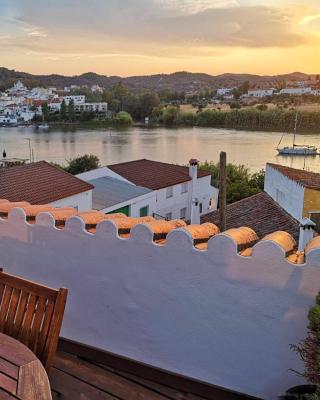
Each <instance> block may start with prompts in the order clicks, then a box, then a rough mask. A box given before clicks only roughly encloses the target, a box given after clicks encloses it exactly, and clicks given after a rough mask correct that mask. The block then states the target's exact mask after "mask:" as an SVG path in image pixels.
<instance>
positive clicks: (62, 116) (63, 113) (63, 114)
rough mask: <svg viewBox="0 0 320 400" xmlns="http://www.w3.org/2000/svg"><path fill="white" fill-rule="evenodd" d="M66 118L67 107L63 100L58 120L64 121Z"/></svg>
mask: <svg viewBox="0 0 320 400" xmlns="http://www.w3.org/2000/svg"><path fill="white" fill-rule="evenodd" d="M66 117H67V106H66V102H65V100H64V99H63V100H62V103H61V106H60V118H61V119H62V121H65V120H66Z"/></svg>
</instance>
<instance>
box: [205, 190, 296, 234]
mask: <svg viewBox="0 0 320 400" xmlns="http://www.w3.org/2000/svg"><path fill="white" fill-rule="evenodd" d="M204 222H212V223H213V224H216V225H217V226H219V211H218V210H217V211H213V212H212V213H209V214H206V215H204V216H202V217H201V223H204ZM241 226H247V227H249V228H251V229H253V230H254V231H255V232H256V233H257V235H258V236H259V237H260V238H262V237H264V236H265V235H268V234H270V233H273V232H275V231H286V232H289V233H290V234H291V235H292V236H293V237H294V239H296V240H298V238H299V223H298V221H296V220H295V219H294V218H293V217H291V216H290V215H289V214H288V213H287V212H286V211H285V210H284V209H283V208H281V207H280V206H279V204H277V203H276V202H275V201H274V200H273V199H272V198H271V197H270V196H269V195H268V194H267V193H265V192H262V193H258V194H255V195H253V196H251V197H247V198H246V199H243V200H240V201H237V202H235V203H232V204H229V205H228V206H227V229H231V228H240V227H241Z"/></svg>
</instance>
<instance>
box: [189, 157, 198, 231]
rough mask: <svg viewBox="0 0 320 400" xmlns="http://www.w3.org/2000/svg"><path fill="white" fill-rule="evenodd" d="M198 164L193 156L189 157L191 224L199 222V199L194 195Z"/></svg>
mask: <svg viewBox="0 0 320 400" xmlns="http://www.w3.org/2000/svg"><path fill="white" fill-rule="evenodd" d="M198 164H199V161H198V160H197V159H195V158H191V160H190V161H189V176H190V178H191V179H192V181H191V190H190V192H191V193H190V200H191V204H190V210H191V215H190V221H191V224H200V210H199V200H198V199H197V198H196V197H195V196H196V182H197V177H198Z"/></svg>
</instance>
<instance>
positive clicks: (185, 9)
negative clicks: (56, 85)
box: [0, 0, 320, 76]
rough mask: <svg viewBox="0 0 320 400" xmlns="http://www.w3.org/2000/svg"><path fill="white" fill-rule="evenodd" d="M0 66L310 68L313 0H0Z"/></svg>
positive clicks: (63, 69)
mask: <svg viewBox="0 0 320 400" xmlns="http://www.w3.org/2000/svg"><path fill="white" fill-rule="evenodd" d="M0 66H3V67H7V68H10V69H15V70H18V71H26V72H30V73H35V74H49V73H58V74H65V75H77V74H81V73H84V72H88V71H92V72H96V73H99V74H104V75H119V76H132V75H147V74H155V73H170V72H175V71H190V72H205V73H208V74H212V75H217V74H221V73H225V72H234V73H253V74H259V75H263V74H267V75H273V74H280V73H288V72H293V71H301V72H306V73H309V74H311V73H320V0H54V1H52V0H38V1H34V0H0Z"/></svg>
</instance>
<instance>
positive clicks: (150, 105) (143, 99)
mask: <svg viewBox="0 0 320 400" xmlns="http://www.w3.org/2000/svg"><path fill="white" fill-rule="evenodd" d="M159 104H160V98H159V96H158V94H157V93H155V92H145V93H142V94H141V95H140V96H139V100H138V114H139V117H140V119H143V118H145V117H149V116H150V115H151V113H152V110H153V109H154V108H155V107H158V105H159Z"/></svg>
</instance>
